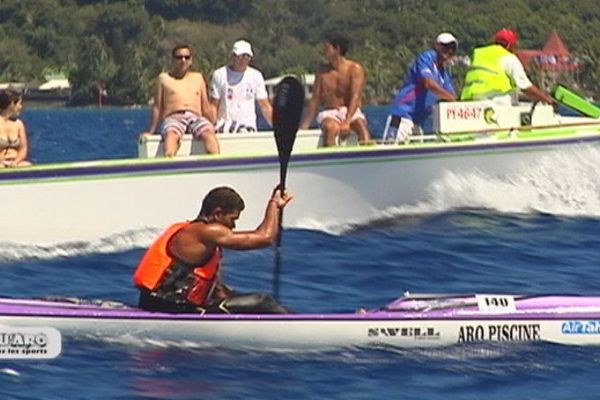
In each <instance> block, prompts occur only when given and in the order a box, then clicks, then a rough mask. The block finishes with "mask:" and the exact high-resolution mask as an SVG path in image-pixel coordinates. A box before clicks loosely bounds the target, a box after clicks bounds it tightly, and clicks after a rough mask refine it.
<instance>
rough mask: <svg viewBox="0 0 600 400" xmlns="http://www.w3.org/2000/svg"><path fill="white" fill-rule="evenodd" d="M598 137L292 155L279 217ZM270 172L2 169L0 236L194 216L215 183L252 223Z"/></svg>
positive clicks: (141, 225)
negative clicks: (237, 197) (236, 197)
mask: <svg viewBox="0 0 600 400" xmlns="http://www.w3.org/2000/svg"><path fill="white" fill-rule="evenodd" d="M599 143H600V132H599V130H598V127H593V128H588V129H587V130H586V131H580V132H577V133H573V132H571V133H568V134H563V135H557V136H552V137H548V138H539V139H538V138H532V139H527V140H524V139H506V140H479V141H478V140H475V141H471V142H468V143H430V144H427V143H425V144H413V145H407V146H398V145H390V146H384V145H380V146H373V147H355V148H337V149H320V150H315V151H312V152H303V153H298V154H293V155H292V159H291V162H290V164H289V173H288V187H289V189H290V191H291V192H292V193H293V194H294V195H295V201H294V202H293V204H291V205H290V206H289V207H287V208H286V213H285V219H284V225H285V226H288V227H307V228H315V227H317V228H318V227H319V224H322V225H324V226H327V225H328V224H329V223H336V222H337V223H340V222H343V224H344V225H346V226H347V225H349V224H353V223H356V224H360V223H364V222H366V221H369V220H371V219H372V218H373V217H374V216H376V215H379V216H380V215H381V213H382V211H385V210H386V209H389V208H391V207H398V206H404V205H414V204H416V203H418V202H423V201H427V200H429V199H430V197H431V188H432V185H433V184H434V183H435V182H436V180H439V179H441V178H442V177H443V176H444V175H445V174H447V173H450V172H454V173H458V174H465V173H468V172H473V171H477V172H482V173H485V174H487V175H488V176H490V177H502V176H505V175H508V174H511V173H513V172H516V171H524V170H528V169H529V170H530V169H531V168H534V167H535V165H536V164H538V163H539V162H540V160H541V159H542V158H543V157H547V156H548V155H551V154H553V153H557V152H560V153H561V154H564V153H565V150H566V149H568V148H570V147H578V146H581V145H585V144H593V145H597V144H599ZM278 181H279V162H278V159H277V156H276V155H262V156H260V155H256V156H212V157H211V156H197V157H191V158H185V159H177V160H165V159H162V160H161V159H151V160H127V161H99V162H83V163H71V164H63V165H49V166H38V167H33V168H28V169H22V170H11V171H1V172H0V196H1V197H2V199H3V230H2V233H0V241H3V242H15V243H23V244H36V245H55V244H58V243H64V242H72V241H94V240H99V239H102V238H106V237H109V236H112V235H116V234H121V233H125V232H131V231H137V230H141V231H147V229H148V228H152V229H156V230H160V229H163V228H164V227H166V226H167V225H169V224H170V223H172V222H174V221H180V220H186V219H191V218H194V217H195V216H196V215H197V213H198V211H199V209H200V205H201V200H202V199H203V197H204V196H205V195H206V193H207V192H208V191H209V190H210V189H212V188H214V187H216V186H223V185H226V186H231V187H233V188H235V189H236V190H237V191H238V192H239V193H240V194H241V195H242V197H243V198H244V199H245V200H246V209H245V211H244V213H243V214H242V217H241V219H240V221H239V228H241V229H252V228H254V227H256V226H257V225H258V224H259V223H260V221H261V220H262V216H263V215H264V207H265V204H266V201H267V199H268V197H269V196H270V193H271V191H272V189H273V188H274V186H275V185H276V184H277V182H278ZM342 199H343V201H342ZM153 234H155V232H153ZM149 240H150V238H148V241H149Z"/></svg>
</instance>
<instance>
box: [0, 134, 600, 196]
mask: <svg viewBox="0 0 600 400" xmlns="http://www.w3.org/2000/svg"><path fill="white" fill-rule="evenodd" d="M594 142H600V132H599V133H593V134H582V133H579V134H575V135H568V136H567V135H565V136H562V137H556V136H554V137H552V138H528V139H516V140H508V139H507V140H493V141H487V140H482V141H472V142H454V143H435V144H434V145H431V144H427V143H424V144H420V145H409V146H404V145H378V146H357V147H341V148H327V149H316V150H314V151H310V152H301V153H296V154H292V156H291V160H292V161H293V163H292V164H291V168H301V167H303V166H304V165H316V164H320V165H326V164H337V163H340V162H343V163H353V162H356V163H362V162H373V161H374V162H387V161H389V160H390V159H403V158H405V159H406V160H414V159H415V158H418V157H423V158H437V157H438V156H439V157H440V158H444V157H448V156H458V155H462V154H465V153H469V154H473V153H477V152H498V151H503V150H511V151H512V150H517V151H526V152H527V151H542V150H544V149H546V148H547V147H549V146H561V145H571V144H590V143H594ZM275 164H277V165H278V158H277V156H276V155H272V154H270V155H266V154H265V155H248V154H244V155H239V154H238V155H221V156H218V157H215V156H210V155H202V156H191V157H185V158H181V159H177V158H176V159H165V158H160V159H122V160H93V161H78V162H72V163H54V164H43V165H35V166H32V167H26V168H22V169H4V170H0V185H7V184H22V183H43V182H47V181H70V180H81V179H103V178H113V177H119V176H121V177H129V176H144V175H148V176H154V175H169V174H179V173H185V172H186V171H187V172H189V173H210V172H217V171H220V170H234V169H235V168H236V167H242V166H243V167H244V169H245V170H247V167H248V166H256V167H257V168H263V167H265V166H272V165H275Z"/></svg>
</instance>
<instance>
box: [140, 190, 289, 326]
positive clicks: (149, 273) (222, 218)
mask: <svg viewBox="0 0 600 400" xmlns="http://www.w3.org/2000/svg"><path fill="white" fill-rule="evenodd" d="M291 200H292V196H291V195H289V194H287V193H282V192H281V190H279V189H275V190H274V191H273V194H272V196H271V198H270V199H269V201H268V203H267V208H266V211H265V216H264V219H263V221H262V222H261V224H260V225H259V226H258V227H257V228H256V229H255V230H253V231H243V232H234V230H233V229H234V228H235V222H236V221H237V219H238V218H239V217H240V213H241V212H242V210H243V209H244V201H243V199H242V198H241V197H240V195H239V194H238V193H237V192H236V191H235V190H233V189H231V188H229V187H217V188H215V189H213V190H211V191H210V192H209V193H208V194H207V195H206V197H205V198H204V200H203V202H202V208H201V210H200V213H199V215H198V216H197V217H196V219H194V220H193V221H188V222H180V223H176V224H173V225H172V226H171V227H169V228H168V229H167V230H166V231H165V232H164V233H163V234H162V235H161V236H160V237H159V238H158V239H157V240H156V241H155V242H154V243H153V244H152V245H151V246H150V248H149V249H148V250H147V251H146V253H145V255H144V256H143V258H142V260H141V261H140V263H139V265H138V267H137V269H136V271H135V274H134V277H133V282H134V284H135V286H136V287H138V288H139V289H140V299H139V307H140V308H142V309H145V310H150V311H163V312H175V313H181V312H201V313H204V312H209V313H259V314H260V313H287V312H289V311H288V310H287V309H286V308H285V307H283V306H281V305H280V304H279V303H277V301H275V300H274V299H273V298H272V297H271V296H270V295H267V294H262V293H251V294H240V293H237V292H235V291H233V290H232V289H231V288H230V287H229V286H227V285H225V284H224V283H223V282H222V281H221V277H220V271H219V269H220V265H221V253H222V249H224V248H228V249H235V250H252V249H258V248H262V247H266V246H269V245H270V244H272V243H273V242H274V241H275V239H276V238H277V234H278V232H279V211H280V209H282V208H284V207H285V206H286V205H287V204H288V203H289V202H290V201H291Z"/></svg>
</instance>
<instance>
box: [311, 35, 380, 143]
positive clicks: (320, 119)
mask: <svg viewBox="0 0 600 400" xmlns="http://www.w3.org/2000/svg"><path fill="white" fill-rule="evenodd" d="M349 47H350V39H349V38H348V37H347V36H345V35H343V34H341V33H337V32H334V33H329V34H328V35H327V36H326V37H325V43H324V48H323V54H324V56H325V60H326V61H327V63H326V64H323V65H321V66H319V68H318V69H317V73H316V77H315V84H314V90H313V94H312V97H311V99H310V101H309V102H308V106H307V110H306V114H305V115H304V118H303V119H302V122H301V124H300V129H308V128H309V127H310V124H311V122H312V120H313V118H314V117H315V114H316V113H317V109H318V108H319V106H320V105H321V103H323V105H324V108H325V109H324V110H322V111H321V112H320V113H319V114H318V115H317V123H318V124H319V125H320V127H321V131H322V132H323V136H324V140H323V145H324V146H334V145H335V144H336V140H337V139H338V138H339V139H341V140H345V139H346V138H347V137H348V135H349V134H350V131H351V130H352V131H354V132H356V134H357V135H358V141H359V143H361V144H370V143H372V141H371V134H370V133H369V128H368V127H367V118H366V117H365V115H364V114H363V112H362V111H361V109H360V108H361V105H362V94H363V90H364V86H365V71H364V68H363V67H362V65H360V64H359V63H358V62H356V61H354V60H350V59H348V58H346V52H347V51H348V49H349Z"/></svg>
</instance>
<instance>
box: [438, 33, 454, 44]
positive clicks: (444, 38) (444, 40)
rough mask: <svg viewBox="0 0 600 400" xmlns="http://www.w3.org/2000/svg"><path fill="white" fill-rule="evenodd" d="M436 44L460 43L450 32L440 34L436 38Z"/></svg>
mask: <svg viewBox="0 0 600 400" xmlns="http://www.w3.org/2000/svg"><path fill="white" fill-rule="evenodd" d="M435 42H436V43H440V44H450V43H458V40H456V38H455V37H454V35H453V34H451V33H448V32H443V33H440V34H439V35H438V36H437V38H435Z"/></svg>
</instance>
